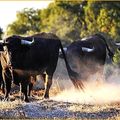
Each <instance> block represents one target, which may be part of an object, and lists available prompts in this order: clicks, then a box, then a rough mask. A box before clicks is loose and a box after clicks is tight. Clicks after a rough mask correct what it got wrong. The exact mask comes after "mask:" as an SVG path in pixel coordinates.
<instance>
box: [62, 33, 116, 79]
mask: <svg viewBox="0 0 120 120" xmlns="http://www.w3.org/2000/svg"><path fill="white" fill-rule="evenodd" d="M64 51H65V54H66V58H67V60H68V63H69V65H70V67H71V69H72V70H74V71H76V72H77V73H78V76H79V80H81V81H82V80H83V81H85V80H89V79H90V75H93V74H95V73H96V72H99V73H100V74H101V73H103V65H104V64H105V61H106V55H107V54H108V56H109V57H110V58H112V57H113V56H114V52H113V51H112V50H111V49H110V46H109V45H108V43H107V41H106V39H105V38H104V37H103V36H102V35H101V34H95V35H91V36H89V37H86V38H84V39H82V40H79V41H75V42H73V43H71V44H70V45H69V46H67V47H66V48H65V49H64ZM101 75H102V74H101ZM97 79H98V78H97Z"/></svg>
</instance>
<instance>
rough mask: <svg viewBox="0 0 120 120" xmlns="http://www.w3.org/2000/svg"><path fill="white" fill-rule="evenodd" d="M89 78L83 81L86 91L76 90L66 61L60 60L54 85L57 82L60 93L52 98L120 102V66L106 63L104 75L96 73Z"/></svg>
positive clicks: (83, 101) (96, 102) (57, 99)
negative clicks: (67, 69) (66, 66)
mask: <svg viewBox="0 0 120 120" xmlns="http://www.w3.org/2000/svg"><path fill="white" fill-rule="evenodd" d="M56 78H57V79H56ZM89 78H90V79H88V80H86V81H83V83H84V85H85V90H84V92H83V91H81V90H76V89H75V88H74V86H73V84H72V82H71V81H70V79H69V77H68V74H67V71H66V68H65V64H64V62H63V61H62V60H59V61H58V65H57V69H56V72H55V75H54V85H55V84H56V83H57V86H58V87H59V94H57V95H56V96H52V98H51V99H53V100H56V101H62V102H72V103H81V104H111V103H116V102H120V70H119V68H117V67H115V66H113V65H105V66H104V74H103V76H102V75H98V73H95V74H92V75H91V77H89ZM101 79H102V80H101Z"/></svg>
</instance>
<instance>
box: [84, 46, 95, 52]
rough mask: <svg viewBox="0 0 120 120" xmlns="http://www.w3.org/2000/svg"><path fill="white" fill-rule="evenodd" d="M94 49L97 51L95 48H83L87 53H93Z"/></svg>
mask: <svg viewBox="0 0 120 120" xmlns="http://www.w3.org/2000/svg"><path fill="white" fill-rule="evenodd" d="M94 49H95V48H94V47H93V48H87V47H82V51H85V52H93V51H94Z"/></svg>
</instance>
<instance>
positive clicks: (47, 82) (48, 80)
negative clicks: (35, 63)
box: [44, 75, 52, 99]
mask: <svg viewBox="0 0 120 120" xmlns="http://www.w3.org/2000/svg"><path fill="white" fill-rule="evenodd" d="M51 85H52V76H48V75H46V79H45V94H44V98H45V99H48V98H49V90H50V87H51Z"/></svg>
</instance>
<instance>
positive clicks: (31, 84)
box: [28, 83, 33, 96]
mask: <svg viewBox="0 0 120 120" xmlns="http://www.w3.org/2000/svg"><path fill="white" fill-rule="evenodd" d="M32 88H33V83H30V84H29V90H28V96H30V94H31V90H32Z"/></svg>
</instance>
